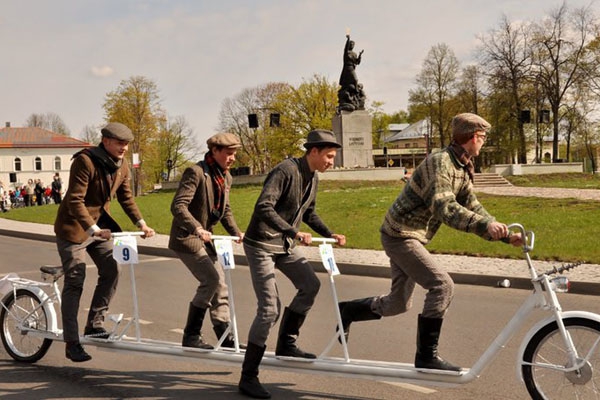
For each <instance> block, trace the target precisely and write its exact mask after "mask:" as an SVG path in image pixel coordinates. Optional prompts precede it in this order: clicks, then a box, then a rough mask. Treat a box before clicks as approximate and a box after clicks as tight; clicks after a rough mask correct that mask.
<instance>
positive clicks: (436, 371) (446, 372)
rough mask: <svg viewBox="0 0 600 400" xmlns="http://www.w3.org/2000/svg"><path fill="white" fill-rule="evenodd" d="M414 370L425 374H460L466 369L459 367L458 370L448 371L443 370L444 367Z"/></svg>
mask: <svg viewBox="0 0 600 400" xmlns="http://www.w3.org/2000/svg"><path fill="white" fill-rule="evenodd" d="M415 370H417V371H418V372H422V373H425V374H432V375H455V376H456V375H462V374H464V373H466V372H467V371H468V370H466V369H464V368H461V370H460V371H448V370H444V369H430V368H415Z"/></svg>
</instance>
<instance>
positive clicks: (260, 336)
mask: <svg viewBox="0 0 600 400" xmlns="http://www.w3.org/2000/svg"><path fill="white" fill-rule="evenodd" d="M304 147H305V148H306V153H305V155H304V156H303V157H301V158H290V159H287V160H284V161H282V162H281V163H279V164H278V165H277V166H276V167H275V168H274V169H273V170H272V171H271V172H270V173H269V175H268V176H267V178H266V179H265V183H264V186H263V190H262V192H261V194H260V196H259V198H258V200H257V201H256V205H255V207H254V213H253V214H252V218H251V220H250V225H249V226H248V229H247V230H246V236H245V237H244V251H245V253H246V257H247V259H248V265H249V267H250V275H251V277H252V284H253V286H254V292H255V293H256V298H257V301H258V307H257V313H256V317H255V318H254V321H253V322H252V326H251V327H250V332H249V333H248V348H247V349H246V354H245V357H244V362H243V364H242V376H241V379H240V383H239V389H240V391H241V392H242V393H243V394H245V395H247V396H250V397H254V398H263V399H264V398H270V397H271V395H270V393H269V392H268V391H267V390H266V389H265V388H264V387H263V386H262V385H261V383H260V381H259V380H258V366H259V364H260V362H261V360H262V357H263V355H264V352H265V348H266V345H265V343H266V341H267V337H268V335H269V331H270V329H271V327H272V326H273V325H274V324H275V322H276V321H277V319H278V318H279V315H280V313H281V303H280V300H279V293H278V289H277V282H276V281H275V267H277V268H278V269H279V270H280V271H281V272H282V273H283V274H284V275H285V276H286V277H288V278H289V279H290V280H291V281H292V283H293V284H294V287H295V288H296V289H297V290H298V292H297V293H296V296H295V297H294V299H293V300H292V302H291V303H290V305H289V307H286V308H285V311H284V313H283V317H282V318H281V322H280V325H279V335H278V338H277V346H276V348H275V354H276V355H277V356H284V357H302V358H316V356H315V355H314V354H311V353H307V352H304V351H302V350H301V349H300V348H298V346H297V345H296V339H297V337H298V335H299V333H300V327H301V326H302V324H303V323H304V319H305V318H306V314H307V313H308V312H309V310H310V309H311V307H312V305H313V303H314V301H315V297H316V296H317V293H318V292H319V288H320V282H319V279H318V278H317V276H316V274H315V272H314V270H313V268H312V267H311V265H310V264H309V262H308V261H307V260H306V258H305V257H304V256H303V255H302V252H301V251H300V250H299V249H298V248H297V247H296V246H295V241H296V240H297V241H299V242H300V243H301V244H303V245H309V244H310V243H311V240H312V236H311V234H310V233H309V232H301V231H300V229H299V228H300V223H301V222H304V223H305V224H306V225H308V226H309V227H311V228H312V229H313V230H314V231H315V232H317V233H318V234H319V235H321V236H324V237H331V238H334V239H335V240H336V242H337V243H338V244H339V245H342V246H343V245H344V244H345V243H346V238H345V236H344V235H340V234H335V233H332V232H331V231H330V230H329V228H328V227H327V226H326V225H325V223H324V222H323V221H322V220H321V218H320V217H319V216H318V215H317V213H316V209H315V201H316V196H317V189H318V188H317V186H318V175H317V172H325V171H326V170H327V169H329V168H331V167H332V166H333V161H334V159H335V155H336V151H337V149H338V148H340V147H341V146H340V145H339V144H338V143H337V142H336V139H335V135H334V134H333V132H331V131H326V130H314V131H311V132H310V133H309V134H308V138H307V141H306V143H305V144H304Z"/></svg>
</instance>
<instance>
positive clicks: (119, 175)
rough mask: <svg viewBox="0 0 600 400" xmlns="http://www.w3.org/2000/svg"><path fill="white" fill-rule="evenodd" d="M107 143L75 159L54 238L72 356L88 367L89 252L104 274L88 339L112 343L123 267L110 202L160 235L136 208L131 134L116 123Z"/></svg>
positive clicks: (106, 132)
mask: <svg viewBox="0 0 600 400" xmlns="http://www.w3.org/2000/svg"><path fill="white" fill-rule="evenodd" d="M101 132H102V142H101V143H100V145H98V146H97V147H93V148H91V149H85V150H82V151H81V152H79V153H77V154H75V155H74V156H73V158H74V159H73V164H72V165H71V174H70V177H69V187H68V190H67V193H66V194H65V198H64V199H63V201H62V202H61V203H60V207H59V208H58V214H57V215H56V221H55V222H54V232H55V233H56V245H57V247H58V253H59V254H60V258H61V261H62V266H63V270H64V272H65V283H64V287H63V291H62V307H61V311H62V320H63V338H64V341H65V343H66V350H65V353H66V356H67V358H69V359H70V360H72V361H75V362H81V361H88V360H90V359H91V356H90V355H89V354H87V353H86V352H85V350H84V349H83V346H81V344H80V343H79V334H78V331H79V327H78V324H77V312H78V309H79V300H80V299H81V293H82V291H83V283H84V280H85V264H86V257H85V254H86V252H87V253H88V254H89V255H90V257H91V258H92V260H94V263H95V264H96V267H97V268H98V285H97V286H96V289H95V290H94V296H93V298H92V304H91V306H90V312H89V314H88V318H87V324H86V326H85V330H84V334H85V335H88V336H93V337H97V338H103V339H106V338H108V337H109V334H108V333H107V332H106V330H105V329H104V328H103V324H104V315H105V314H106V311H107V310H108V305H109V303H110V300H111V299H112V297H113V295H114V293H115V291H116V289H117V283H118V280H119V266H118V264H117V262H116V261H115V260H114V259H113V256H112V252H113V244H112V241H111V240H110V239H111V232H115V231H117V232H118V231H120V230H121V229H120V228H119V226H118V225H117V223H116V222H115V221H114V220H113V219H112V218H111V216H110V214H109V206H110V201H111V199H113V198H115V197H116V198H117V200H118V201H119V203H120V204H121V207H123V210H124V211H125V213H126V214H127V216H128V217H129V218H130V219H131V221H132V222H134V223H135V224H136V225H137V226H138V227H139V228H140V229H141V230H142V231H143V232H144V236H143V237H150V236H153V235H154V230H153V229H152V228H150V227H149V226H148V225H146V222H145V221H144V219H143V218H142V214H141V213H140V210H139V209H138V207H137V205H136V204H135V200H134V197H133V193H132V191H131V185H130V172H129V165H128V163H127V159H125V153H126V152H127V149H128V146H129V142H131V141H132V140H133V134H132V133H131V130H130V129H129V128H128V127H126V126H125V125H123V124H121V123H118V122H111V123H109V124H107V125H106V126H105V127H104V128H102V130H101Z"/></svg>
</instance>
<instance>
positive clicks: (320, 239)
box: [311, 237, 336, 243]
mask: <svg viewBox="0 0 600 400" xmlns="http://www.w3.org/2000/svg"><path fill="white" fill-rule="evenodd" d="M311 240H312V241H313V242H322V243H335V242H336V240H335V239H334V238H322V237H313V238H312V239H311Z"/></svg>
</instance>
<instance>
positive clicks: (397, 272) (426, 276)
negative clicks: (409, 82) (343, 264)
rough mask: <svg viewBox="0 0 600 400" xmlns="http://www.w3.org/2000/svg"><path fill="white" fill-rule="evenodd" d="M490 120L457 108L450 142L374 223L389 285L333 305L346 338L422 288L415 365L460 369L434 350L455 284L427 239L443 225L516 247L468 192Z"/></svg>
mask: <svg viewBox="0 0 600 400" xmlns="http://www.w3.org/2000/svg"><path fill="white" fill-rule="evenodd" d="M490 127H491V126H490V124H489V123H488V122H487V121H486V120H485V119H483V118H481V117H480V116H478V115H476V114H471V113H462V114H458V115H456V116H455V117H454V118H453V119H452V142H451V143H450V145H449V146H448V147H446V148H445V149H443V150H442V151H440V152H437V153H435V154H431V155H429V156H428V157H427V158H426V159H425V160H424V161H423V162H422V163H421V164H419V166H418V167H417V168H416V169H415V171H414V173H413V174H412V177H411V178H410V181H409V182H408V183H407V184H406V185H405V186H404V189H403V190H402V192H401V193H400V195H399V196H398V198H397V199H396V200H395V201H394V203H393V204H392V206H391V207H390V208H389V210H388V212H387V214H386V216H385V218H384V220H383V224H382V226H381V228H380V233H381V243H382V245H383V249H384V250H385V252H386V254H387V256H388V257H389V258H390V267H391V279H392V282H391V288H390V292H389V293H388V294H386V295H382V296H375V297H367V298H363V299H356V300H352V301H344V302H341V303H339V308H340V313H341V316H342V324H343V328H344V334H345V335H346V339H347V338H348V334H349V333H350V325H351V323H352V322H356V321H369V320H376V319H380V318H381V317H388V316H392V315H397V314H400V313H404V312H406V311H408V310H409V309H410V308H411V306H412V296H413V291H414V288H415V284H418V285H420V286H421V287H423V288H424V289H425V290H427V294H426V296H425V304H424V305H423V311H422V313H421V314H419V317H418V325H417V351H416V354H415V367H416V368H417V369H426V370H430V369H436V370H446V371H459V370H460V367H457V366H455V365H453V364H451V363H449V362H447V361H446V360H444V359H443V358H441V357H440V356H439V353H438V341H439V338H440V331H441V328H442V322H443V318H444V315H445V314H446V311H447V310H448V307H449V306H450V302H451V301H452V297H453V294H454V282H453V281H452V278H451V277H450V275H448V272H446V270H445V268H444V266H441V265H439V263H438V262H437V261H436V260H435V259H434V258H433V257H432V256H431V254H430V253H429V251H427V249H426V248H425V245H426V244H427V243H429V241H430V240H431V239H432V238H433V236H434V235H435V233H436V232H437V231H438V229H439V228H440V226H441V225H442V223H444V224H446V225H448V226H450V227H451V228H454V229H457V230H459V231H463V232H470V233H474V234H475V235H477V236H480V237H481V238H483V239H486V240H502V241H504V242H506V243H510V244H512V245H514V246H521V245H522V240H521V234H520V233H517V234H514V235H511V234H510V233H509V231H508V228H507V226H506V225H505V224H503V223H500V222H497V221H496V219H495V218H494V217H493V216H492V215H490V213H488V212H487V211H486V209H485V208H483V206H482V205H481V203H479V201H478V200H477V197H476V196H475V192H474V191H473V170H474V168H473V157H476V156H478V155H479V152H480V151H481V148H482V147H483V145H484V144H485V140H486V138H487V132H488V131H489V129H490Z"/></svg>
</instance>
